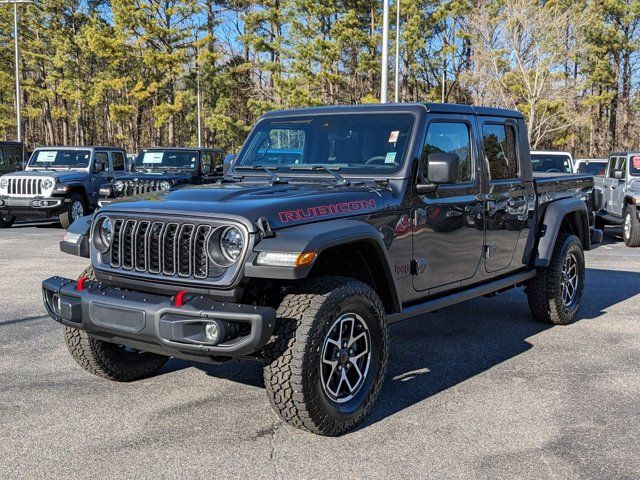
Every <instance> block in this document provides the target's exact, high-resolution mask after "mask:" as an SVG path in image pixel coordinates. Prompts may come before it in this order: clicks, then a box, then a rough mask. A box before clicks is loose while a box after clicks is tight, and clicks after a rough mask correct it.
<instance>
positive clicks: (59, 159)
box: [28, 150, 91, 168]
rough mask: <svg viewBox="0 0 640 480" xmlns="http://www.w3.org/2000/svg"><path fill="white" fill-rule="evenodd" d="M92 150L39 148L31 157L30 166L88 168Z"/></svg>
mask: <svg viewBox="0 0 640 480" xmlns="http://www.w3.org/2000/svg"><path fill="white" fill-rule="evenodd" d="M90 160H91V151H90V150H37V151H35V152H33V155H31V158H30V159H29V164H28V167H29V168H87V167H88V166H89V161H90Z"/></svg>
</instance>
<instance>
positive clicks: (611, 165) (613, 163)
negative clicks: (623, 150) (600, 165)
mask: <svg viewBox="0 0 640 480" xmlns="http://www.w3.org/2000/svg"><path fill="white" fill-rule="evenodd" d="M616 160H617V158H616V157H611V158H610V159H609V174H608V175H607V176H608V177H609V178H615V177H616V176H615V173H616Z"/></svg>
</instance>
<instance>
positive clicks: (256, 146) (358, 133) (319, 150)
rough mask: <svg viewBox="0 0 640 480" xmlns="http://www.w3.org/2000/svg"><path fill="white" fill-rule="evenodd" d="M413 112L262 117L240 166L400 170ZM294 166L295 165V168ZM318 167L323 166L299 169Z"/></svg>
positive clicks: (359, 171) (356, 171) (357, 171)
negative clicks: (270, 118) (307, 166)
mask: <svg viewBox="0 0 640 480" xmlns="http://www.w3.org/2000/svg"><path fill="white" fill-rule="evenodd" d="M413 124H414V118H413V116H412V115H410V114H405V113H401V114H388V113H385V114H353V113H349V114H336V115H314V116H309V117H307V118H305V117H292V118H286V117H282V118H277V119H272V120H263V121H262V122H260V123H259V124H258V125H257V126H256V128H255V129H254V130H253V131H252V133H251V135H250V136H249V138H248V139H247V142H246V147H245V148H244V149H243V150H242V152H241V153H240V155H239V157H238V160H237V161H236V164H235V165H236V168H238V169H242V167H245V168H250V167H256V166H260V167H268V168H276V169H277V170H278V172H279V173H283V172H284V173H288V172H293V171H296V172H297V171H298V169H297V167H298V166H302V167H304V166H306V165H315V166H322V167H327V168H330V169H332V170H337V169H339V170H340V171H341V173H347V174H350V173H351V174H380V175H388V174H390V173H394V172H397V171H398V170H399V169H400V167H401V166H402V163H403V162H404V158H405V155H406V152H407V147H408V145H407V144H408V140H409V136H410V134H411V130H412V128H413ZM292 167H293V168H292ZM300 171H306V172H307V173H308V172H310V171H319V172H320V173H324V174H326V171H325V170H322V169H317V170H300Z"/></svg>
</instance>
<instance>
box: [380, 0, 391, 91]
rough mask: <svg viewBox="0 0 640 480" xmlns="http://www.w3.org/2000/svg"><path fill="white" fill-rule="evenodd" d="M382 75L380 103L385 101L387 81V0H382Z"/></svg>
mask: <svg viewBox="0 0 640 480" xmlns="http://www.w3.org/2000/svg"><path fill="white" fill-rule="evenodd" d="M382 1H383V8H382V75H381V78H380V103H387V87H388V83H389V0H382Z"/></svg>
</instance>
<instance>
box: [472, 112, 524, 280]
mask: <svg viewBox="0 0 640 480" xmlns="http://www.w3.org/2000/svg"><path fill="white" fill-rule="evenodd" d="M479 121H480V125H481V126H480V130H481V133H482V141H483V153H484V160H485V165H486V170H487V175H486V177H487V187H486V194H485V195H484V200H485V247H484V257H485V268H486V271H487V272H489V273H502V272H501V271H502V270H505V271H507V270H509V269H510V267H512V268H517V267H520V266H521V263H522V262H520V261H515V262H514V254H515V252H516V248H517V247H518V239H519V238H520V235H521V233H522V231H523V230H524V229H525V228H527V222H528V213H529V200H531V199H533V198H534V197H533V195H534V192H533V185H532V184H531V182H525V180H524V179H523V178H522V177H523V174H522V172H521V169H520V165H521V159H520V155H521V151H522V150H521V149H520V148H519V146H520V141H519V140H518V139H519V138H524V136H522V135H521V134H520V133H521V132H520V131H519V126H518V123H517V122H516V121H515V120H513V119H509V118H500V117H479Z"/></svg>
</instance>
